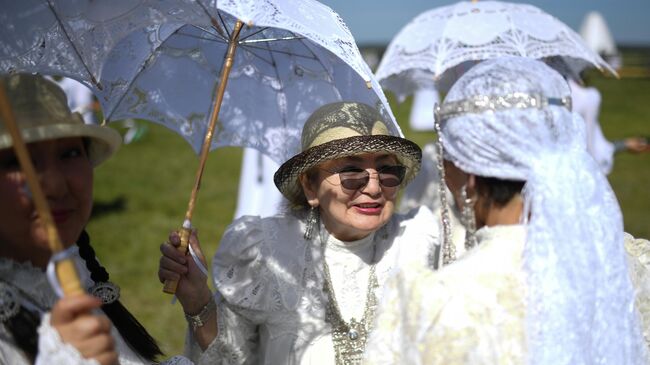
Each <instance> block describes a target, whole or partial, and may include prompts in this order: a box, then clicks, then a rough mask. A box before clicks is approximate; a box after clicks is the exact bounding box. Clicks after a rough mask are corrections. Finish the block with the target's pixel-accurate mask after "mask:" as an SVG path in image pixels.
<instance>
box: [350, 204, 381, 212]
mask: <svg viewBox="0 0 650 365" xmlns="http://www.w3.org/2000/svg"><path fill="white" fill-rule="evenodd" d="M354 208H355V209H356V210H357V211H358V212H360V213H363V214H379V213H381V209H382V208H383V206H382V205H381V204H379V203H361V204H355V205H354Z"/></svg>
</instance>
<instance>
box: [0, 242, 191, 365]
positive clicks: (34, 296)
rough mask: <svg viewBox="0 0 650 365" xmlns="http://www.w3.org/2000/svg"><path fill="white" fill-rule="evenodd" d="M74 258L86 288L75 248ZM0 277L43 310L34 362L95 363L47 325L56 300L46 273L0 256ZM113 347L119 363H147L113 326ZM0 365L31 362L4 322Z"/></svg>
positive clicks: (182, 363) (181, 362) (183, 363)
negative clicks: (117, 354) (17, 344)
mask: <svg viewBox="0 0 650 365" xmlns="http://www.w3.org/2000/svg"><path fill="white" fill-rule="evenodd" d="M72 253H73V259H74V261H75V262H76V263H77V265H76V266H77V271H78V272H79V275H80V278H81V282H82V283H83V284H84V286H85V287H86V288H89V287H91V286H92V285H93V284H94V282H93V281H92V279H90V274H89V272H88V271H87V270H86V269H85V265H84V264H83V260H82V259H81V258H80V257H79V255H78V251H77V250H76V246H75V249H74V250H73V251H72ZM0 280H1V281H2V282H4V283H7V284H10V285H11V286H12V287H13V288H15V289H18V293H19V296H20V297H21V299H22V300H25V299H26V300H27V301H28V302H29V303H30V304H32V305H33V306H35V307H36V308H39V310H41V311H42V315H43V317H42V319H41V325H40V326H39V328H38V333H39V341H38V355H37V358H36V364H42V365H45V364H48V365H87V364H97V362H96V361H95V360H88V359H85V358H83V357H82V356H81V354H80V353H79V352H78V351H77V350H76V349H75V348H74V347H72V346H70V345H68V344H66V343H64V342H63V341H62V340H61V338H60V337H59V334H58V332H57V331H56V330H55V329H54V328H53V327H52V326H50V321H49V319H50V315H49V310H50V309H51V308H52V306H53V305H54V303H55V302H56V300H57V296H56V294H55V293H54V290H52V287H51V286H50V284H49V282H48V280H47V277H46V275H45V273H44V272H43V271H42V270H41V269H40V268H36V267H33V266H32V265H31V264H30V263H22V264H21V263H17V262H15V261H13V260H9V259H6V258H0ZM111 332H112V335H113V338H114V340H115V346H116V349H117V351H118V353H119V361H120V365H141V364H150V363H151V362H150V361H147V360H145V359H143V358H142V357H140V356H139V355H138V354H137V353H135V352H134V351H133V350H132V349H131V348H130V347H129V345H128V344H127V343H126V342H125V341H124V339H123V338H122V336H121V335H120V333H119V332H118V331H117V329H116V328H115V327H113V328H112V329H111ZM0 364H11V365H28V364H31V362H30V361H29V359H28V358H27V357H26V356H25V355H24V353H23V352H22V350H20V348H18V347H17V346H16V344H15V343H14V341H13V338H12V336H11V334H10V333H9V331H8V330H7V328H6V327H5V326H4V324H2V323H0ZM164 364H166V365H172V364H174V365H189V364H191V362H189V360H187V359H186V358H183V357H174V358H172V359H170V360H168V362H165V363H164Z"/></svg>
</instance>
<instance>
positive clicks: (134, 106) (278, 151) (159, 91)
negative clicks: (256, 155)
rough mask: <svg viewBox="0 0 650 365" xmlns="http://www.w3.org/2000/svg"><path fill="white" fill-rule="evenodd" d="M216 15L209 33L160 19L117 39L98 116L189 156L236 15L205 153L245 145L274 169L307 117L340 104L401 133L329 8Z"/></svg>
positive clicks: (227, 9) (222, 7) (295, 3)
mask: <svg viewBox="0 0 650 365" xmlns="http://www.w3.org/2000/svg"><path fill="white" fill-rule="evenodd" d="M213 10H214V9H213ZM218 10H219V17H218V21H217V24H219V26H218V28H217V27H203V26H195V25H190V24H193V23H191V22H167V23H164V24H162V25H157V26H151V27H148V28H145V29H143V30H140V31H137V32H132V33H131V34H129V35H128V36H127V37H125V38H123V40H122V41H120V42H119V43H118V44H117V45H116V46H115V47H114V49H113V51H112V52H111V53H110V54H109V55H108V57H107V62H106V65H105V66H104V69H103V71H102V79H101V82H102V84H103V85H104V88H103V89H102V90H96V92H97V95H99V100H100V102H101V103H102V108H103V110H105V115H106V119H107V120H108V121H112V120H120V119H124V118H144V119H148V120H151V121H154V122H156V123H160V124H162V125H165V126H167V127H168V128H170V129H172V130H174V131H176V132H177V133H178V134H180V135H181V136H182V137H183V138H185V140H186V141H187V142H188V143H189V144H190V145H191V146H192V147H193V148H194V150H195V151H196V152H197V153H198V152H199V150H200V148H201V145H202V143H203V140H204V137H205V133H206V130H207V126H208V121H209V116H210V113H211V111H212V106H213V103H214V95H215V92H216V85H217V84H218V83H219V76H220V69H221V65H222V64H223V60H224V57H225V53H226V50H227V43H228V39H227V38H228V34H229V33H230V32H231V30H232V29H233V27H234V24H235V23H236V20H237V19H240V20H242V21H244V22H245V23H246V24H248V25H250V27H249V26H248V25H247V26H245V27H243V29H242V31H241V33H240V38H239V43H238V46H237V49H236V52H235V59H234V62H233V66H232V70H231V72H230V75H229V79H228V80H229V81H228V86H227V87H226V90H225V94H224V99H223V103H222V106H221V109H220V111H219V125H218V132H215V134H214V139H213V143H212V146H211V148H212V149H214V148H217V147H221V146H246V147H250V148H254V149H257V150H259V151H261V152H263V153H264V154H266V155H268V156H269V157H270V158H272V159H273V160H274V161H276V162H278V163H282V162H284V161H286V160H287V159H289V157H291V156H293V155H295V154H296V153H297V152H299V150H300V133H301V130H302V126H303V125H304V122H305V121H306V120H307V118H308V116H309V115H311V113H312V112H314V111H315V110H316V109H317V108H318V107H320V106H322V105H324V104H326V103H330V102H335V101H344V100H349V101H358V102H363V103H366V104H369V105H371V106H373V107H375V108H376V109H377V110H378V111H379V112H380V113H381V114H382V116H383V117H384V119H385V120H386V121H388V125H389V128H390V129H391V132H393V133H394V134H395V135H398V134H399V135H401V131H400V129H399V126H398V125H397V123H396V122H395V118H394V116H393V115H392V112H391V111H390V107H389V106H388V103H387V101H386V98H385V96H384V94H383V91H382V89H381V87H380V86H379V84H378V83H377V82H376V80H375V79H374V75H373V74H372V72H371V71H370V69H369V68H368V66H367V65H366V64H365V62H364V61H363V58H362V57H361V54H360V52H359V50H358V48H357V46H356V43H355V42H354V38H353V37H352V35H351V34H350V32H349V30H348V29H347V27H346V26H345V24H344V23H343V22H342V21H341V19H340V17H339V16H338V15H337V14H336V13H334V12H333V11H332V10H331V9H329V8H328V7H326V6H324V5H322V4H320V3H318V2H315V1H311V0H306V1H305V0H287V1H271V0H263V1H259V0H256V1H251V0H246V1H230V0H226V1H219V2H218ZM277 39H283V40H282V41H277ZM269 40H271V41H269ZM161 75H164V76H165V77H160V76H161ZM170 84H173V87H169V85H170ZM187 95H192V97H188V96H187ZM304 95H311V96H313V97H311V98H305V97H304ZM249 100H255V104H256V107H255V108H249V107H248V105H247V104H246V101H249Z"/></svg>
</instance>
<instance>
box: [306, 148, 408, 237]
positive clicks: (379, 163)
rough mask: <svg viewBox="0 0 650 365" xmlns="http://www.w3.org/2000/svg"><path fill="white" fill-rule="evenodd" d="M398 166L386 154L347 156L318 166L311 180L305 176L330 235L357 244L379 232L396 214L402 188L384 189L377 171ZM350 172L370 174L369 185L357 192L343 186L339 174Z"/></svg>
mask: <svg viewBox="0 0 650 365" xmlns="http://www.w3.org/2000/svg"><path fill="white" fill-rule="evenodd" d="M397 164H398V162H397V159H396V158H395V156H393V155H389V154H383V153H373V154H363V155H357V156H352V157H344V158H340V159H336V160H331V161H327V162H324V163H322V164H320V165H318V166H317V167H316V168H314V170H312V171H313V177H312V178H308V177H307V175H303V176H302V177H301V179H300V181H301V184H302V187H303V192H304V193H305V196H306V197H307V201H308V202H309V204H310V205H311V206H312V207H318V208H319V210H320V217H321V220H322V221H323V224H324V225H325V228H327V230H328V232H329V233H330V234H332V235H333V236H334V237H336V238H338V239H339V240H342V241H354V240H358V239H361V238H363V237H365V236H367V235H368V234H370V233H371V232H373V231H375V230H377V229H379V228H380V227H381V226H383V225H384V224H386V222H388V220H389V219H390V217H391V216H392V215H393V212H394V211H395V199H396V197H397V192H398V191H399V188H400V186H401V185H398V186H394V187H387V186H382V185H381V184H380V183H379V175H378V173H377V171H378V170H382V169H385V168H386V167H388V166H395V165H397ZM351 170H352V171H355V170H365V171H367V172H368V173H369V175H370V178H369V180H368V183H367V184H365V186H362V187H360V188H359V189H356V190H352V189H346V188H345V187H343V186H341V177H340V175H339V174H338V172H345V171H351ZM391 185H392V184H391Z"/></svg>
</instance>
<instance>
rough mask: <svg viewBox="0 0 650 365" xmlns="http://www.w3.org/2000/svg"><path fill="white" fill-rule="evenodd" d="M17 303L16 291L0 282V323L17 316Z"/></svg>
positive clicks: (18, 307) (18, 305) (18, 306)
mask: <svg viewBox="0 0 650 365" xmlns="http://www.w3.org/2000/svg"><path fill="white" fill-rule="evenodd" d="M19 302H20V301H19V299H18V292H17V291H16V289H14V288H13V287H11V286H9V285H7V284H5V283H1V282H0V321H2V322H4V321H6V320H8V319H10V318H12V317H13V316H15V315H16V314H18V312H19V311H20V304H19Z"/></svg>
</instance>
